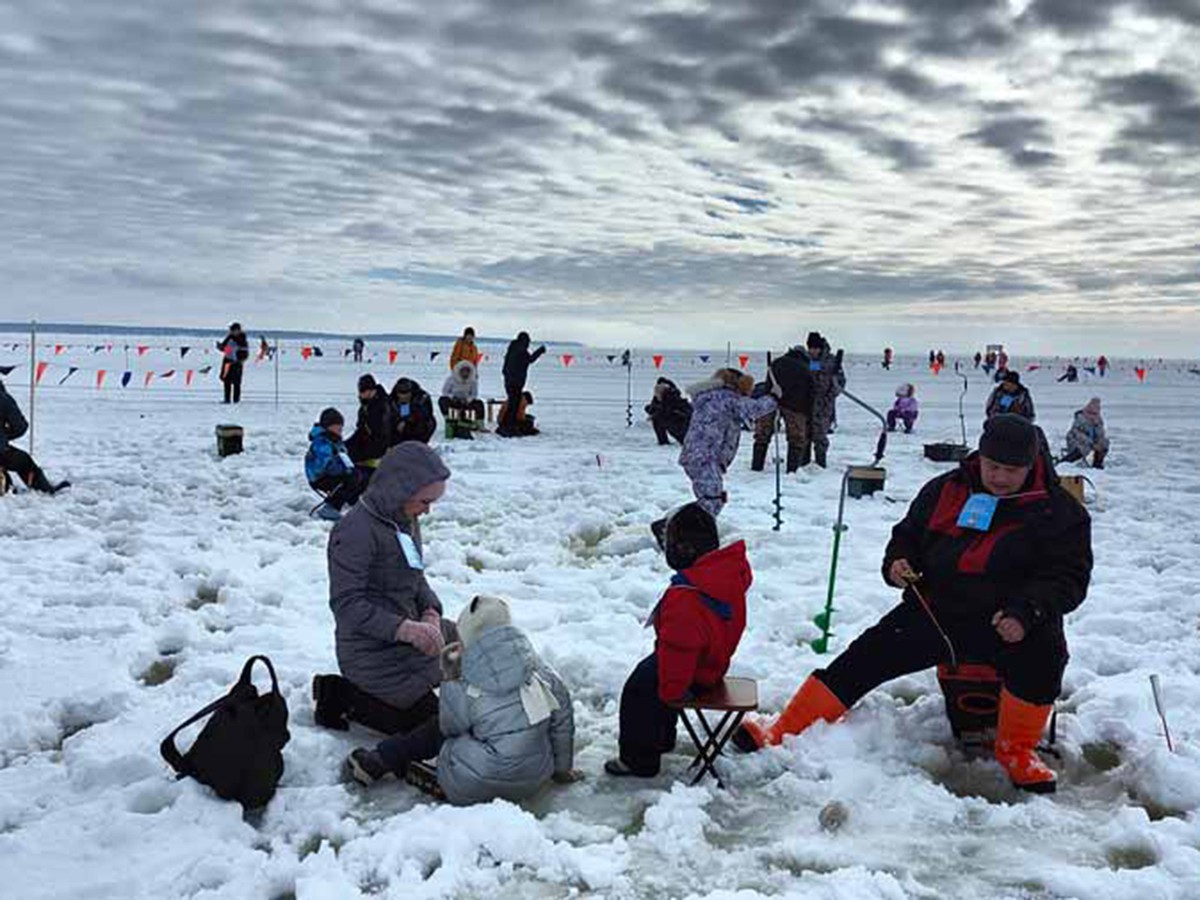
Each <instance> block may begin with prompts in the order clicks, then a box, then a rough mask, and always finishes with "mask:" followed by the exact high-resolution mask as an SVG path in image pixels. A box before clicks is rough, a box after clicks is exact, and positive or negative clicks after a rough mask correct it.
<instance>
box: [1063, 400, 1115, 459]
mask: <svg viewBox="0 0 1200 900" xmlns="http://www.w3.org/2000/svg"><path fill="white" fill-rule="evenodd" d="M1089 454H1091V456H1092V467H1093V468H1096V469H1103V468H1104V458H1105V457H1106V456H1108V434H1107V433H1106V432H1105V430H1104V416H1103V415H1102V414H1101V413H1100V398H1099V397H1093V398H1092V399H1091V400H1089V401H1088V402H1087V405H1086V406H1084V407H1083V409H1081V410H1078V411H1076V413H1075V422H1074V424H1073V425H1072V426H1071V430H1070V431H1068V432H1067V449H1066V452H1065V454H1064V455H1063V458H1062V461H1063V462H1079V461H1080V460H1086V459H1087V458H1088V455H1089Z"/></svg>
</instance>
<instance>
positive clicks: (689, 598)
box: [604, 503, 753, 778]
mask: <svg viewBox="0 0 1200 900" xmlns="http://www.w3.org/2000/svg"><path fill="white" fill-rule="evenodd" d="M664 545H665V550H666V555H667V565H669V566H670V567H671V568H672V569H674V570H675V575H674V576H672V578H671V585H670V587H668V588H667V591H666V593H665V594H663V596H662V599H660V600H659V601H658V605H657V606H656V607H655V608H654V612H653V613H651V615H650V620H651V623H652V624H653V625H654V637H655V640H654V652H653V653H651V654H650V655H649V656H647V657H646V658H645V659H643V660H642V661H641V662H640V663H638V665H637V667H636V668H635V669H634V670H633V673H632V674H631V675H630V676H629V679H628V680H627V681H626V682H625V688H624V690H622V691H621V716H620V735H619V748H620V752H619V755H618V756H617V758H616V759H611V760H609V761H608V762H607V763H605V765H604V769H605V771H606V772H608V774H610V775H614V776H617V777H624V776H636V777H639V778H652V777H654V776H655V775H657V774H658V771H659V766H660V763H661V759H662V755H663V754H664V753H667V752H670V750H671V749H672V748H673V747H674V746H675V728H676V725H677V722H678V718H679V712H678V710H677V709H675V707H673V706H671V705H670V704H672V703H677V702H678V701H680V700H682V699H683V698H684V697H686V696H687V695H688V694H689V693H690V692H692V691H694V690H695V689H698V688H699V689H703V688H711V687H715V686H716V685H718V684H720V683H721V681H722V680H723V679H724V678H725V673H726V672H727V671H729V664H730V661H731V660H732V659H733V655H734V653H735V652H736V650H737V646H738V642H739V641H740V640H741V638H742V632H743V631H745V629H746V592H747V591H748V590H749V589H750V584H751V582H752V581H753V576H752V574H751V571H750V563H749V561H748V560H747V559H746V545H745V543H744V542H742V541H738V542H737V543H736V544H731V545H729V546H728V547H725V548H724V549H718V547H719V546H720V544H719V543H718V539H717V523H716V520H715V519H713V517H712V516H711V515H709V514H708V513H707V512H706V511H705V510H704V508H703V507H702V506H700V505H699V504H698V503H689V504H688V505H687V506H684V507H681V508H680V509H678V510H676V511H675V512H674V513H673V514H672V515H671V516H670V517H669V518H668V519H667V525H666V531H665V537H664Z"/></svg>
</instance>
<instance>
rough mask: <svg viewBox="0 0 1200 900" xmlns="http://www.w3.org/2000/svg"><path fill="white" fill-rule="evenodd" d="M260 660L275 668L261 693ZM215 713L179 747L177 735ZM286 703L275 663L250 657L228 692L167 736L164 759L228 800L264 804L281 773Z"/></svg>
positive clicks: (181, 773)
mask: <svg viewBox="0 0 1200 900" xmlns="http://www.w3.org/2000/svg"><path fill="white" fill-rule="evenodd" d="M259 660H261V661H262V662H263V664H264V665H265V666H266V667H267V671H269V672H270V673H271V690H270V691H269V692H267V693H265V694H259V693H258V689H257V688H255V686H254V684H253V682H252V681H251V680H250V672H251V669H253V668H254V663H255V662H257V661H259ZM208 715H211V716H212V718H211V719H209V720H208V723H207V724H205V726H204V728H203V729H201V731H200V734H199V735H198V736H197V737H196V740H195V741H194V742H193V743H192V747H191V749H190V750H188V752H187V753H184V754H181V753H180V752H179V749H178V748H177V747H176V746H175V736H176V735H178V734H179V732H181V731H183V729H185V728H187V727H188V726H189V725H192V724H194V723H196V722H199V721H200V720H201V719H203V718H204V717H205V716H208ZM287 721H288V708H287V702H286V701H285V700H284V699H283V695H282V694H281V693H279V681H278V679H276V677H275V667H274V666H272V665H271V661H270V660H269V659H267V658H266V657H265V656H252V657H250V658H249V659H248V660H246V665H245V666H243V668H242V675H241V677H240V678H239V679H238V681H237V684H235V685H234V686H233V687H232V688H230V689H229V693H228V694H226V695H225V696H224V697H222V698H221V699H219V700H215V701H213V702H212V703H210V704H209V705H208V706H206V707H204V709H202V710H200V712H198V713H196V714H195V715H194V716H192V717H191V718H190V719H188V720H187V721H186V722H184V723H183V724H182V725H180V726H179V727H178V728H176V729H175V730H174V731H172V732H171V733H170V734H169V735H167V736H166V738H165V739H164V740H163V742H162V745H161V746H160V747H159V750H160V751H161V752H162V756H163V759H165V760H166V761H167V763H168V764H169V765H170V766H171V768H172V769H174V770H175V771H176V773H178V777H180V778H184V777H185V776H189V775H190V776H191V777H192V778H195V779H196V780H197V781H199V782H200V783H201V784H206V785H208V786H209V787H211V788H212V789H213V790H214V791H216V792H217V795H218V796H219V797H221V798H223V799H225V800H237V801H238V802H239V803H241V804H242V806H243V807H244V808H246V809H258V808H259V807H262V806H266V805H267V803H268V801H270V799H271V798H272V797H273V796H274V795H275V786H276V785H277V784H278V783H279V779H280V777H281V776H282V775H283V747H284V745H285V744H286V743H287V742H288V740H289V739H290V737H291V735H289V734H288V730H287Z"/></svg>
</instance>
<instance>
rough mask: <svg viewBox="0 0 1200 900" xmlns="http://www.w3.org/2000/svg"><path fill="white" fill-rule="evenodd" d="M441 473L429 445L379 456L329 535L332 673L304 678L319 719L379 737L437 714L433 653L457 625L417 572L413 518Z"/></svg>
mask: <svg viewBox="0 0 1200 900" xmlns="http://www.w3.org/2000/svg"><path fill="white" fill-rule="evenodd" d="M449 477H450V470H449V469H447V468H446V466H445V464H444V463H443V462H442V460H441V458H440V457H439V456H438V455H437V453H435V452H434V451H433V450H431V449H430V448H429V447H428V446H426V445H425V444H422V443H417V442H408V443H404V444H400V445H399V446H397V447H393V448H392V449H391V450H389V451H388V453H387V455H385V456H384V458H383V461H382V462H381V463H380V464H379V468H378V469H377V470H376V471H375V475H374V476H373V477H372V478H371V483H370V484H369V485H368V487H367V489H366V491H365V492H364V493H363V495H362V497H361V498H360V499H359V502H358V504H357V505H356V506H354V507H352V508H351V509H350V511H349V512H347V513H346V514H345V515H344V516H343V517H342V519H341V521H339V522H338V523H337V525H335V526H334V528H333V531H332V533H331V534H330V536H329V548H328V561H329V606H330V608H331V609H332V610H333V617H334V620H335V622H336V624H337V632H336V643H337V659H338V668H340V669H341V675H318V676H316V677H315V678H314V679H313V700H314V702H315V710H314V717H315V719H316V721H317V724H318V725H323V726H325V727H326V728H335V729H337V730H339V731H345V730H346V729H347V728H348V727H349V722H351V721H353V722H358V723H359V724H361V725H366V726H367V727H369V728H372V729H374V730H376V731H379V732H382V733H384V734H396V733H398V732H404V731H408V730H410V729H412V728H415V727H416V726H417V725H419V724H420V723H422V722H424V721H426V720H428V719H430V718H434V719H436V717H437V712H438V701H437V696H436V695H435V694H434V693H433V688H435V687H436V686H437V685H438V683H439V682H440V681H441V680H442V677H441V669H440V667H439V665H438V654H440V653H441V651H442V649H443V647H444V646H445V645H446V643H448V642H452V641H455V640H457V632H456V631H455V629H454V626H453V625H452V624H451V623H449V622H443V621H442V604H441V601H440V600H438V597H437V594H435V593H434V592H433V588H431V587H430V586H429V582H428V581H427V580H426V578H425V571H424V568H425V564H424V560H423V557H422V552H423V550H422V543H421V527H420V524H419V519H420V517H421V516H422V515H424V514H425V513H427V512H429V509H430V507H431V506H432V505H433V504H434V503H436V502H437V501H438V500H439V499H440V498H441V497H442V495H443V494H444V493H445V492H446V481H447V479H449Z"/></svg>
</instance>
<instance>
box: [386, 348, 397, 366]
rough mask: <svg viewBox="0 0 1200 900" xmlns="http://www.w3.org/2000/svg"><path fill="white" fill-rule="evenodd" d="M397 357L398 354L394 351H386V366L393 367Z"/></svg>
mask: <svg viewBox="0 0 1200 900" xmlns="http://www.w3.org/2000/svg"><path fill="white" fill-rule="evenodd" d="M398 355H399V354H398V353H397V352H396V351H395V350H389V351H388V365H389V366H394V365H395V364H396V357H397V356H398Z"/></svg>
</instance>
